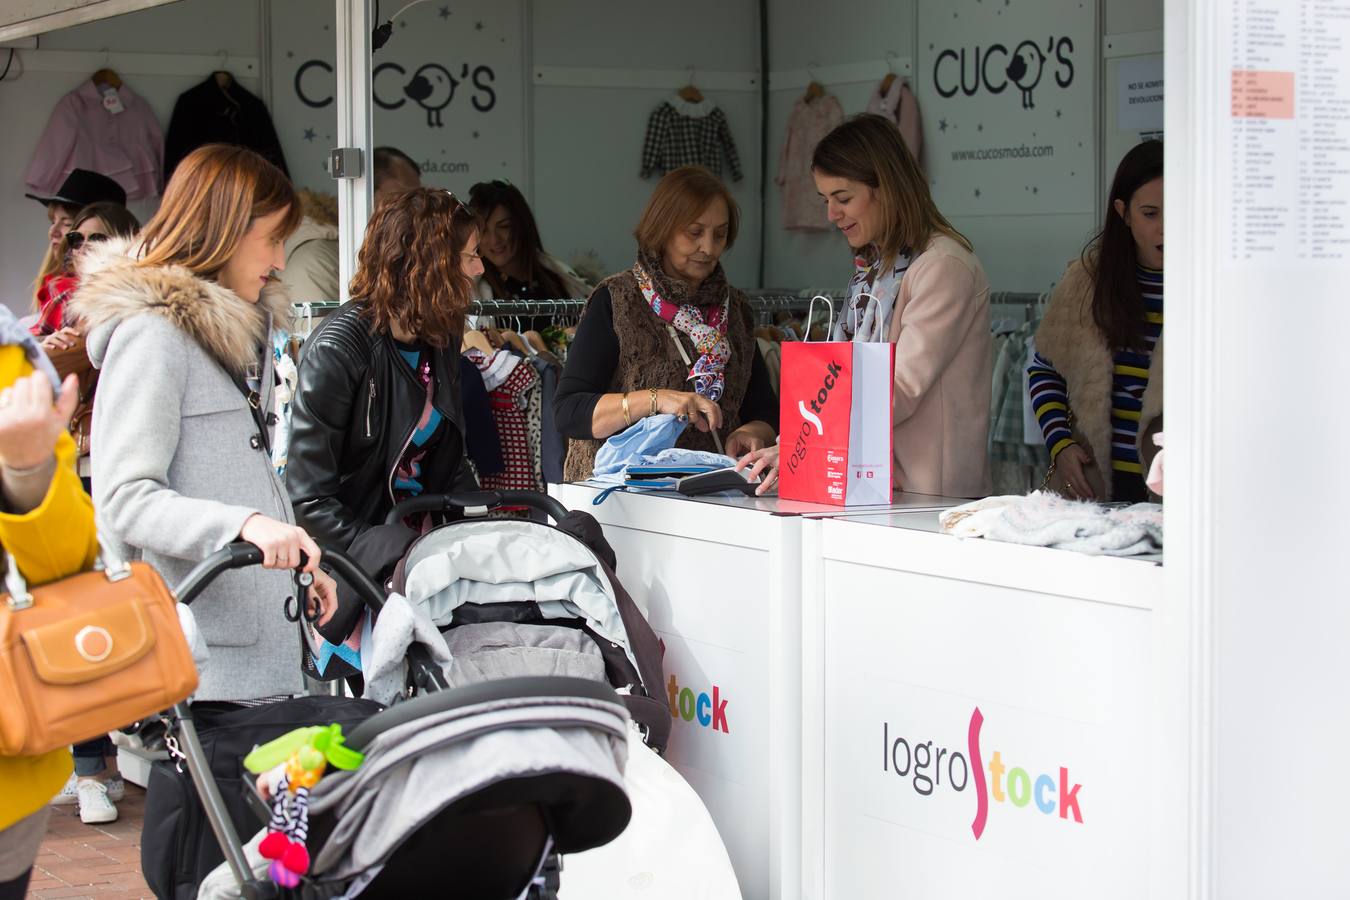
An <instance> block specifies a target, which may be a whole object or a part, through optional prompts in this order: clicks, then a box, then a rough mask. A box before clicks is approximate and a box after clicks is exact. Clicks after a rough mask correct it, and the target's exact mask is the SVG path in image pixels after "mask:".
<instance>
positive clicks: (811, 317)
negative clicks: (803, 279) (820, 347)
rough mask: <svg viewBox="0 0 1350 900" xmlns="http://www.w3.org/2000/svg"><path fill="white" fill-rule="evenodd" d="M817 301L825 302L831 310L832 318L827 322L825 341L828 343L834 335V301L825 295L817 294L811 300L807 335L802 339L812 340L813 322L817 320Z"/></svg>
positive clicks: (807, 317)
mask: <svg viewBox="0 0 1350 900" xmlns="http://www.w3.org/2000/svg"><path fill="white" fill-rule="evenodd" d="M817 300H824V301H825V305H826V306H827V307H828V308H829V310H830V317H829V319H827V320H826V322H825V340H827V341H828V340H829V339H830V337H831V335H833V334H834V301H833V300H831V299H830V298H829V297H826V296H825V295H824V294H816V295H815V296H814V297H812V298H811V304H810V305H809V306H807V307H806V334H805V335H804V336H803V337H802V340H803V341H809V340H811V322H812V321H813V320H814V319H815V314H816V301H817Z"/></svg>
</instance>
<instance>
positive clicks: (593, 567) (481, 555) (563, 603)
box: [392, 514, 670, 751]
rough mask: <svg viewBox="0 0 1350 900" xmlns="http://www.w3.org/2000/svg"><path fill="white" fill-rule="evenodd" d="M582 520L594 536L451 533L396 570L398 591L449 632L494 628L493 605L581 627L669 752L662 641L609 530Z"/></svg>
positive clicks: (459, 526) (483, 530)
mask: <svg viewBox="0 0 1350 900" xmlns="http://www.w3.org/2000/svg"><path fill="white" fill-rule="evenodd" d="M573 516H575V518H576V520H577V521H576V523H575V524H580V525H585V524H586V523H588V522H589V524H590V525H591V526H593V528H592V529H591V530H592V531H593V532H594V533H593V534H586V533H581V534H579V533H577V532H576V531H575V530H567V531H564V530H562V529H559V528H552V527H550V526H548V525H544V524H541V523H538V522H527V521H522V520H518V519H486V520H484V519H479V520H466V521H459V522H453V523H450V524H448V525H444V526H441V527H440V528H437V529H435V530H433V531H430V532H428V533H427V534H425V535H423V536H422V537H421V538H419V539H418V540H417V541H416V542H415V543H414V544H413V545H412V547H411V548H409V550H408V552H407V555H406V556H405V557H404V558H403V560H402V562H401V563H400V564H399V565H398V567H397V568H396V570H395V573H394V578H393V580H392V587H393V590H394V591H395V592H397V593H399V594H401V595H403V596H404V597H405V598H406V599H407V600H408V602H409V604H410V605H411V606H412V607H413V608H414V609H415V610H417V611H418V613H419V614H425V615H426V616H427V617H428V618H429V619H430V620H431V621H432V622H433V623H434V624H435V625H436V627H438V628H440V629H442V630H445V629H447V628H450V627H454V626H460V625H462V624H464V623H467V622H473V621H492V620H493V615H494V611H493V610H492V609H490V608H489V607H493V605H506V606H510V605H515V606H526V605H530V606H532V607H533V609H537V610H538V612H537V614H533V613H532V615H535V618H534V619H533V621H537V622H539V623H540V624H547V623H548V621H549V620H555V621H557V622H558V624H559V625H571V624H572V623H575V622H577V621H578V620H579V621H580V622H582V623H583V624H584V626H585V628H586V630H588V631H589V632H590V634H591V637H592V638H594V639H595V642H596V644H597V646H599V648H600V651H601V653H602V654H603V655H604V657H605V669H606V673H607V675H608V678H609V681H610V685H611V686H612V687H613V688H614V689H615V690H617V691H618V692H619V693H620V694H621V695H622V696H623V698H624V703H625V704H627V706H628V710H629V712H630V713H631V714H632V716H633V718H634V720H635V721H637V723H638V724H639V725H640V726H641V727H642V729H643V732H644V733H645V735H646V739H647V744H648V746H651V747H653V748H654V749H656V750H658V751H660V750H663V749H664V748H665V746H666V741H667V740H668V739H669V737H670V710H669V707H668V706H667V704H666V698H665V694H664V689H665V676H664V673H663V672H662V667H661V652H662V650H661V645H660V641H659V640H658V639H657V637H656V633H655V632H654V631H652V627H651V625H650V624H649V623H648V622H647V620H646V619H645V618H644V617H643V615H642V612H641V611H640V610H639V609H638V607H637V604H635V603H634V602H633V598H632V597H631V596H629V594H628V592H627V591H626V590H625V589H624V587H623V585H622V584H621V583H620V582H619V580H618V578H617V577H615V575H614V571H613V568H612V566H611V565H610V563H609V562H608V560H609V559H612V558H613V551H612V550H610V549H609V546H608V544H606V543H605V542H604V538H603V535H601V534H600V532H599V527H598V526H595V525H594V520H592V519H590V517H589V516H585V517H583V516H581V515H580V514H573V515H572V516H569V517H568V518H573ZM588 539H589V540H588ZM475 607H476V608H475ZM501 608H502V607H501V606H498V607H497V610H498V611H499V610H500V609H501ZM519 674H535V672H524V671H523V672H520V673H519Z"/></svg>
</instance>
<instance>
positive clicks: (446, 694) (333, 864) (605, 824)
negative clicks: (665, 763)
mask: <svg viewBox="0 0 1350 900" xmlns="http://www.w3.org/2000/svg"><path fill="white" fill-rule="evenodd" d="M488 499H490V500H491V502H492V504H493V505H497V504H499V503H501V502H503V499H513V498H500V497H493V498H488ZM546 499H547V498H546ZM513 502H519V498H514V499H513ZM324 559H325V562H326V563H327V564H328V565H329V566H330V567H331V568H332V569H333V570H334V572H335V574H337V575H339V576H341V578H342V579H343V580H344V581H345V582H346V584H347V585H349V586H351V587H353V588H354V589H355V590H356V591H357V592H358V593H359V594H360V596H361V599H362V601H363V602H364V603H365V604H366V606H367V607H368V609H369V610H370V611H371V613H372V614H377V613H379V612H380V611H381V610H382V609H383V607H384V605H385V598H384V597H383V596H382V594H381V592H380V590H379V588H377V587H376V586H375V584H374V583H373V582H372V581H371V580H370V579H369V578H368V577H367V576H366V575H365V573H364V572H363V571H362V570H361V568H360V567H359V566H357V565H356V564H355V563H354V562H352V560H351V559H350V558H348V557H347V556H346V555H344V554H341V553H337V552H334V551H327V552H326V553H325V555H324ZM261 560H262V554H261V552H260V551H259V550H258V549H257V548H255V547H253V546H252V545H249V544H233V545H231V546H229V547H226V548H224V549H222V550H220V551H218V552H217V553H215V554H213V555H212V556H211V557H209V558H208V559H206V560H205V561H203V562H202V563H201V564H200V565H199V566H197V567H196V568H195V569H194V570H193V571H192V572H191V573H189V575H188V576H187V577H186V578H185V579H184V581H183V583H182V584H181V585H180V586H179V588H178V591H177V594H178V599H179V601H180V602H182V603H184V604H190V603H191V602H192V600H193V599H195V598H196V597H197V596H199V595H200V593H201V591H202V589H203V588H205V587H206V586H207V585H208V584H209V583H210V582H211V581H212V580H213V579H214V578H216V577H217V576H219V575H220V574H221V573H222V572H225V571H227V570H229V569H236V568H243V567H246V566H251V565H257V564H259V563H260V562H261ZM390 618H392V617H390ZM406 669H407V678H408V680H409V683H410V684H411V685H412V686H413V688H414V691H413V693H415V694H416V696H413V697H412V699H406V700H403V701H402V702H399V703H397V704H395V705H392V706H390V707H389V708H388V709H385V710H384V711H383V712H379V713H376V714H374V715H372V716H371V717H370V718H368V719H366V720H365V721H364V722H361V723H360V724H359V725H357V726H356V727H354V728H352V729H351V730H350V732H349V733H348V734H347V735H346V746H347V747H349V748H350V749H352V750H356V751H360V752H362V753H364V757H365V758H364V761H363V762H362V763H361V765H360V767H359V768H357V769H355V770H352V771H334V772H333V773H331V774H329V775H327V776H326V777H324V778H323V779H322V780H321V781H320V782H319V783H318V784H317V785H315V786H314V788H313V790H312V792H311V793H310V796H309V828H308V834H307V836H305V838H304V843H305V845H306V847H307V849H308V851H309V856H310V858H311V860H312V864H311V866H310V869H309V871H308V873H307V874H306V876H305V877H304V878H303V879H302V881H301V883H300V884H299V885H298V886H297V887H296V888H294V889H290V890H285V889H281V888H279V887H278V886H277V885H275V884H273V883H272V882H271V881H270V880H268V879H266V877H263V878H258V877H256V876H255V875H254V874H253V872H254V869H253V868H252V864H251V863H250V860H249V858H248V857H247V856H246V854H245V852H244V847H243V846H242V845H241V843H240V840H239V834H238V830H237V829H236V827H235V823H234V821H232V819H231V816H230V813H229V810H228V807H227V806H226V804H225V802H224V800H223V798H222V796H221V793H220V790H219V788H218V786H217V784H216V781H215V779H214V778H213V777H212V770H211V767H210V763H209V762H208V760H207V757H206V755H205V753H204V752H203V749H202V745H201V742H200V741H199V739H198V735H197V731H196V729H195V727H194V722H193V714H192V710H191V708H190V707H189V706H188V705H187V704H179V705H178V706H177V707H175V709H174V716H175V717H176V718H177V719H178V722H179V725H178V729H177V742H178V744H179V746H180V747H181V750H182V754H183V756H184V758H185V761H186V765H187V767H188V771H189V774H190V775H191V778H192V782H193V784H194V786H195V788H196V791H197V794H198V796H199V797H200V799H201V802H202V805H203V807H204V811H205V815H206V818H207V820H208V822H209V824H210V826H211V829H212V831H213V833H214V835H215V838H216V840H217V841H218V842H219V844H220V846H221V848H222V850H223V851H224V853H225V860H226V864H227V866H228V868H229V871H230V874H231V875H232V880H233V881H234V882H235V883H236V884H237V885H238V888H237V892H236V893H235V895H236V896H239V895H242V896H244V897H248V898H261V897H294V898H314V900H325V898H333V897H340V896H356V894H358V893H359V894H361V895H362V896H369V897H408V896H428V895H429V894H430V893H431V892H439V893H444V894H455V895H460V896H466V897H483V898H527V897H528V898H540V900H542V898H548V897H554V896H556V892H557V890H558V887H559V883H560V874H559V871H558V870H559V864H558V862H557V859H558V854H559V853H565V852H578V851H582V850H586V849H590V848H593V847H598V846H600V845H603V844H605V843H607V842H608V841H610V840H613V839H614V838H615V837H616V836H617V835H619V834H620V833H621V832H623V830H624V828H625V827H626V826H627V824H628V821H629V818H630V816H631V813H632V810H631V806H630V803H629V800H628V797H627V794H626V792H625V790H624V782H623V767H624V763H625V760H626V755H627V746H628V745H627V739H628V733H629V731H630V728H631V725H630V723H629V716H628V713H627V710H626V707H625V705H624V703H623V701H622V700H621V699H620V697H619V696H618V695H617V694H616V692H615V691H614V689H613V688H611V687H609V686H608V685H606V684H604V683H603V682H599V681H596V680H594V679H587V678H571V677H559V676H554V677H511V678H501V679H494V680H483V681H479V682H477V683H474V684H470V685H467V686H464V687H458V688H454V689H449V687H448V684H447V679H446V677H445V673H444V669H443V667H442V666H440V665H439V664H438V662H437V661H436V660H435V659H434V658H432V655H431V654H430V653H428V652H427V649H426V647H425V646H423V645H413V646H411V647H409V649H408V651H407V657H406ZM322 699H323V698H315V697H308V698H301V700H303V701H307V702H309V703H311V704H312V703H313V702H314V701H316V700H320V701H321V700H322ZM331 699H332V700H333V701H334V703H350V701H345V700H342V698H336V697H335V698H331ZM297 702H300V701H281V703H280V704H277V705H278V706H284V704H286V703H297ZM244 790H245V791H246V794H247V796H248V799H249V801H250V803H251V804H253V805H254V806H255V808H256V809H257V811H258V812H259V816H260V817H259V827H261V825H262V824H263V823H264V822H266V818H267V815H266V814H267V810H266V808H265V807H264V806H263V803H262V800H261V798H260V797H258V795H257V793H256V792H255V791H254V790H253V786H252V783H251V782H245V785H244Z"/></svg>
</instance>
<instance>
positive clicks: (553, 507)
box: [384, 491, 567, 525]
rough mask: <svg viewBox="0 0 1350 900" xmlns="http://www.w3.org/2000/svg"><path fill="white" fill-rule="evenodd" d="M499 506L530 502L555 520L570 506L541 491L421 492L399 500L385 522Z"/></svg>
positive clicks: (531, 505)
mask: <svg viewBox="0 0 1350 900" xmlns="http://www.w3.org/2000/svg"><path fill="white" fill-rule="evenodd" d="M479 506H481V507H485V508H486V509H489V510H492V509H499V508H501V507H503V506H528V507H529V508H530V509H533V510H535V511H536V512H541V513H543V514H544V515H546V516H548V517H549V518H551V519H552V520H553V521H554V522H555V523H556V522H561V521H562V519H563V516H565V515H567V507H565V506H563V505H562V504H561V503H559V502H558V501H557V500H554V499H553V498H552V497H550V496H549V495H548V494H541V493H539V492H537V491H468V492H464V493H459V494H421V495H419V496H417V497H409V498H408V499H407V500H404V501H403V502H402V503H399V504H396V505H395V506H394V508H393V509H391V510H389V515H387V516H385V517H384V524H386V525H393V524H394V523H395V522H398V521H399V520H401V519H403V518H404V517H405V516H411V515H415V514H417V513H423V512H450V511H452V510H462V509H472V508H473V507H479Z"/></svg>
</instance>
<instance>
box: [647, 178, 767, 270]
mask: <svg viewBox="0 0 1350 900" xmlns="http://www.w3.org/2000/svg"><path fill="white" fill-rule="evenodd" d="M718 197H721V198H722V199H723V200H724V201H726V204H727V215H728V217H729V218H728V220H727V246H726V249H727V250H730V249H731V248H732V246H733V245H734V244H735V243H736V233H737V232H738V231H740V228H741V208H740V207H739V206H737V205H736V199H735V198H734V197H732V196H731V191H729V190H727V186H726V185H725V184H723V183H722V179H720V178H718V177H717V176H716V175H714V174H713V173H712V172H709V171H708V170H707V169H705V168H703V167H702V166H681V167H680V168H678V169H675V170H673V171H671V172H669V173H667V174H666V176H665V177H664V178H662V179H661V180H660V181H659V182H657V184H656V189H655V190H653V191H652V196H651V198H650V199H649V200H648V201H647V208H646V209H644V210H643V211H642V218H641V219H639V220H638V224H637V228H635V229H633V237H635V238H637V242H638V249H640V250H642V251H643V252H644V253H647V254H649V255H651V256H656V257H659V256H660V255H661V252H662V251H663V250H665V249H666V243H667V242H668V241H669V240H670V239H671V237H672V236H673V235H674V234H675V232H677V231H679V230H680V229H681V228H686V227H688V225H689V223H690V222H694V221H696V220H697V219H698V217H699V216H701V215H702V214H703V211H704V210H705V209H707V208H708V207H709V206H711V205H712V202H713V201H714V200H716V199H717V198H718ZM723 252H726V251H725V250H724V251H723Z"/></svg>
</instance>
